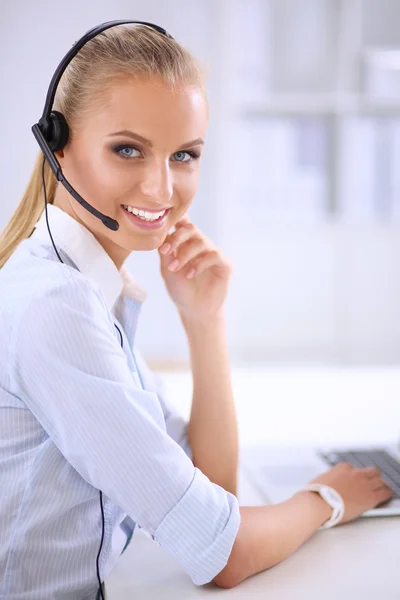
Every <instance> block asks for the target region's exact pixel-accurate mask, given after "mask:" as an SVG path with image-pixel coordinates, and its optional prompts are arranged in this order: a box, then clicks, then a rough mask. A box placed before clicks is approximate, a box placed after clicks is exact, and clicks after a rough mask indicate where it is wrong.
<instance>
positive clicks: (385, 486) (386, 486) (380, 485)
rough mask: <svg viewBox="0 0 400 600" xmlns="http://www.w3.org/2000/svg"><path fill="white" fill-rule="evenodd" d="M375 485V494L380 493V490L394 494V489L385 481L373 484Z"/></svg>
mask: <svg viewBox="0 0 400 600" xmlns="http://www.w3.org/2000/svg"><path fill="white" fill-rule="evenodd" d="M373 485H374V487H373V490H374V492H376V491H379V490H383V491H385V490H386V491H387V492H390V493H391V494H393V490H392V488H391V487H390V485H389V484H388V483H387V482H386V481H383V479H381V480H378V481H376V482H373Z"/></svg>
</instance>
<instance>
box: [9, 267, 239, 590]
mask: <svg viewBox="0 0 400 600" xmlns="http://www.w3.org/2000/svg"><path fill="white" fill-rule="evenodd" d="M117 336H118V333H117V332H116V330H115V327H114V324H113V321H112V319H111V316H110V313H109V311H108V310H107V307H106V305H105V302H104V298H103V296H102V294H101V293H100V291H99V290H97V288H95V287H94V286H93V285H92V284H91V282H90V281H89V280H87V279H85V278H83V277H82V278H78V277H77V278H73V279H71V280H69V279H66V280H65V281H64V282H63V283H62V284H60V285H54V286H53V289H52V290H51V292H49V293H46V295H43V294H42V295H41V296H40V297H38V296H36V297H33V298H32V299H30V300H29V301H28V302H27V306H26V308H25V309H24V311H23V313H22V315H21V316H20V318H19V322H18V324H17V326H16V327H15V329H14V337H13V341H12V348H11V351H12V354H13V359H14V362H13V372H12V380H13V386H14V387H15V393H16V395H17V396H19V397H20V398H21V399H22V400H23V401H24V402H25V403H26V405H27V407H28V408H29V409H30V410H31V411H32V413H33V414H34V415H35V417H36V418H37V419H38V421H39V422H40V423H41V424H42V426H43V428H44V429H45V430H46V431H47V433H48V435H49V436H50V437H51V438H52V440H53V441H54V443H55V444H56V445H57V446H58V448H59V449H60V451H61V452H62V454H63V455H64V456H65V458H66V460H67V461H68V462H69V463H70V464H71V465H72V466H73V467H74V468H75V469H76V471H77V472H78V473H79V474H80V475H81V476H82V477H83V478H84V479H85V480H86V481H87V482H88V483H90V484H91V485H92V486H94V487H95V488H97V489H100V490H102V491H103V492H104V493H105V494H106V495H107V496H108V497H109V498H110V499H111V501H112V502H114V503H115V504H117V505H119V506H120V507H121V508H122V509H123V510H125V511H126V513H127V514H128V515H129V516H130V517H131V518H132V519H133V521H135V522H136V523H137V524H138V525H140V526H142V527H143V528H144V529H146V530H147V531H148V532H149V533H150V534H151V535H153V536H154V539H155V540H156V541H157V542H158V543H159V544H160V545H161V546H162V547H163V548H164V549H165V550H166V551H167V552H169V553H171V554H172V555H174V556H175V557H176V559H177V560H178V562H180V564H181V565H182V567H183V568H184V569H185V570H186V572H187V573H188V574H189V576H190V577H191V579H192V581H193V583H195V584H196V585H203V584H205V583H207V582H209V581H211V580H212V579H213V578H214V577H215V576H216V575H217V574H218V573H219V572H220V571H221V570H222V569H223V567H224V566H225V565H226V563H227V560H228V558H229V555H230V552H231V549H232V546H233V543H234V540H235V537H236V534H237V531H238V528H239V525H240V511H239V506H238V502H237V499H236V497H235V496H234V495H232V494H230V493H229V492H227V491H226V490H224V489H223V488H221V487H220V486H218V485H216V484H214V483H212V482H211V481H210V480H209V479H208V478H207V477H206V476H205V475H204V474H203V473H202V472H201V471H200V470H199V469H197V468H195V467H194V466H193V463H192V462H191V460H190V459H189V457H188V456H187V455H186V454H185V452H184V451H183V450H182V448H181V447H180V446H179V445H178V444H177V443H176V442H175V441H174V440H173V439H172V438H171V437H170V436H169V435H168V433H167V431H166V427H165V421H164V416H163V411H162V408H161V406H160V403H159V400H158V398H157V395H156V394H155V393H153V392H148V391H143V390H141V389H139V387H138V385H137V384H136V383H135V380H134V378H133V376H132V373H131V371H130V369H129V365H128V361H127V357H126V355H125V353H124V351H123V349H122V348H121V346H120V344H119V341H118V337H117Z"/></svg>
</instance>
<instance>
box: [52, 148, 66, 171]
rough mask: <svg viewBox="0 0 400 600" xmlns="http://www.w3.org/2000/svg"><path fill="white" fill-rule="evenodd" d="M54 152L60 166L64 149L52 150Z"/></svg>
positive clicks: (62, 161)
mask: <svg viewBox="0 0 400 600" xmlns="http://www.w3.org/2000/svg"><path fill="white" fill-rule="evenodd" d="M54 154H55V157H56V158H57V160H58V162H59V163H60V166H61V168H62V166H63V163H64V150H57V152H54Z"/></svg>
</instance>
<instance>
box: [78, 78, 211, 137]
mask: <svg viewBox="0 0 400 600" xmlns="http://www.w3.org/2000/svg"><path fill="white" fill-rule="evenodd" d="M85 125H87V126H88V128H89V129H91V130H92V131H96V132H97V134H100V135H107V134H109V133H112V132H114V131H119V130H123V129H131V130H132V131H134V132H135V133H138V134H139V135H142V136H143V137H147V138H149V139H151V140H152V141H153V142H154V143H157V140H159V141H160V142H161V141H163V142H165V140H166V139H168V140H170V142H171V143H174V142H175V141H176V143H178V144H182V143H183V142H185V141H190V140H192V139H195V138H198V137H203V138H204V137H205V135H206V130H207V126H208V105H207V101H206V99H205V97H204V95H203V92H202V90H201V89H200V88H197V87H193V86H189V85H183V84H181V85H180V86H179V87H175V88H173V89H171V88H169V87H168V86H167V85H166V84H165V83H164V82H162V81H159V80H143V79H126V80H116V81H114V82H113V84H112V86H110V88H108V89H107V90H105V91H104V93H103V94H102V98H101V102H100V103H99V107H98V110H95V111H94V112H93V113H91V116H90V117H89V119H88V120H87V121H86V124H85Z"/></svg>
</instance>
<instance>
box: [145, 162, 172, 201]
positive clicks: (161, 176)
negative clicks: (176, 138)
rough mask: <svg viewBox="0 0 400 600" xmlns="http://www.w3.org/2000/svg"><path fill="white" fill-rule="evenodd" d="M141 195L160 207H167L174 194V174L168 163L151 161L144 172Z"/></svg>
mask: <svg viewBox="0 0 400 600" xmlns="http://www.w3.org/2000/svg"><path fill="white" fill-rule="evenodd" d="M140 188H141V193H142V194H143V196H148V197H149V198H151V200H152V201H153V202H157V203H158V204H160V206H166V205H167V204H168V203H169V202H170V200H171V198H172V194H173V180H172V173H171V169H170V166H169V164H168V161H164V160H155V159H154V160H151V161H150V162H149V163H148V164H147V165H146V166H145V167H144V171H143V177H142V180H141V183H140Z"/></svg>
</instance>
